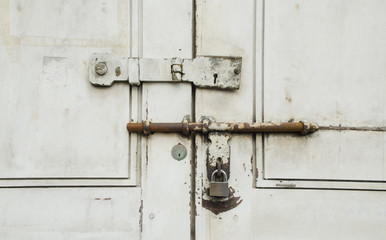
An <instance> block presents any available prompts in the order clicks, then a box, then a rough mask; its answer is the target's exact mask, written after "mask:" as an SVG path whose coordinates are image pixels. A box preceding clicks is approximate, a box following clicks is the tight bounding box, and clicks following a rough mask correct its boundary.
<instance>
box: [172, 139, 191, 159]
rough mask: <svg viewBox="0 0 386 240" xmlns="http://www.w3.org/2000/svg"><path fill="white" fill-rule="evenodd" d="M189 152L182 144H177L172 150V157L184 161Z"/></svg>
mask: <svg viewBox="0 0 386 240" xmlns="http://www.w3.org/2000/svg"><path fill="white" fill-rule="evenodd" d="M187 153H188V151H187V150H186V147H184V146H183V145H182V144H180V143H179V144H177V145H175V146H174V147H173V148H172V157H173V158H174V159H176V160H178V161H180V160H182V159H184V158H185V157H186V155H187Z"/></svg>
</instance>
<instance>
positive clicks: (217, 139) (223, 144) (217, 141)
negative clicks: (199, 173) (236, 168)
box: [206, 132, 231, 179]
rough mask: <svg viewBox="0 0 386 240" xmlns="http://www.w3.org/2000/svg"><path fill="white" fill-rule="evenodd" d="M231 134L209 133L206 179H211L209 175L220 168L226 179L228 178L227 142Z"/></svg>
mask: <svg viewBox="0 0 386 240" xmlns="http://www.w3.org/2000/svg"><path fill="white" fill-rule="evenodd" d="M230 137H231V134H230V133H228V132H210V133H209V134H208V138H209V140H210V145H209V146H208V150H207V159H206V161H207V173H208V174H207V177H208V179H210V178H211V173H212V172H214V171H215V170H218V169H217V166H220V169H221V170H223V171H225V174H227V177H228V178H229V177H230V171H229V170H230V161H229V160H230V151H231V149H230V146H229V145H228V140H229V139H230Z"/></svg>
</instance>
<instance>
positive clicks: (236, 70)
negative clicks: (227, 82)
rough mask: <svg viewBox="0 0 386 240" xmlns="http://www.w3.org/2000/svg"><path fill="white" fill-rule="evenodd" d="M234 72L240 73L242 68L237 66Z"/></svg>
mask: <svg viewBox="0 0 386 240" xmlns="http://www.w3.org/2000/svg"><path fill="white" fill-rule="evenodd" d="M233 72H234V73H235V74H236V75H239V74H240V72H241V70H240V68H235V70H233Z"/></svg>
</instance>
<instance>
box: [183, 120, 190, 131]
mask: <svg viewBox="0 0 386 240" xmlns="http://www.w3.org/2000/svg"><path fill="white" fill-rule="evenodd" d="M189 132H190V131H189V121H188V119H186V118H184V120H182V134H184V135H188V134H189Z"/></svg>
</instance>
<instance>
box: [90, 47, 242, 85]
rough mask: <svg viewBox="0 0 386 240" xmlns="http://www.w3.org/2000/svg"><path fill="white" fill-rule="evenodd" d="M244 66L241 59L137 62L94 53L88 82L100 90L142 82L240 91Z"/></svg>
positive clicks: (206, 58)
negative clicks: (187, 83)
mask: <svg viewBox="0 0 386 240" xmlns="http://www.w3.org/2000/svg"><path fill="white" fill-rule="evenodd" d="M241 65H242V59H241V57H218V56H198V57H196V58H194V59H181V58H166V59H147V58H143V59H138V58H117V57H115V56H113V55H112V54H109V53H94V54H93V55H92V56H91V57H90V59H89V80H90V82H91V83H92V84H93V85H97V86H111V85H112V84H113V82H117V81H125V82H128V83H129V84H130V85H140V84H141V82H192V83H193V84H194V85H195V86H196V87H199V88H215V89H230V90H235V89H239V87H240V79H241Z"/></svg>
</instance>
